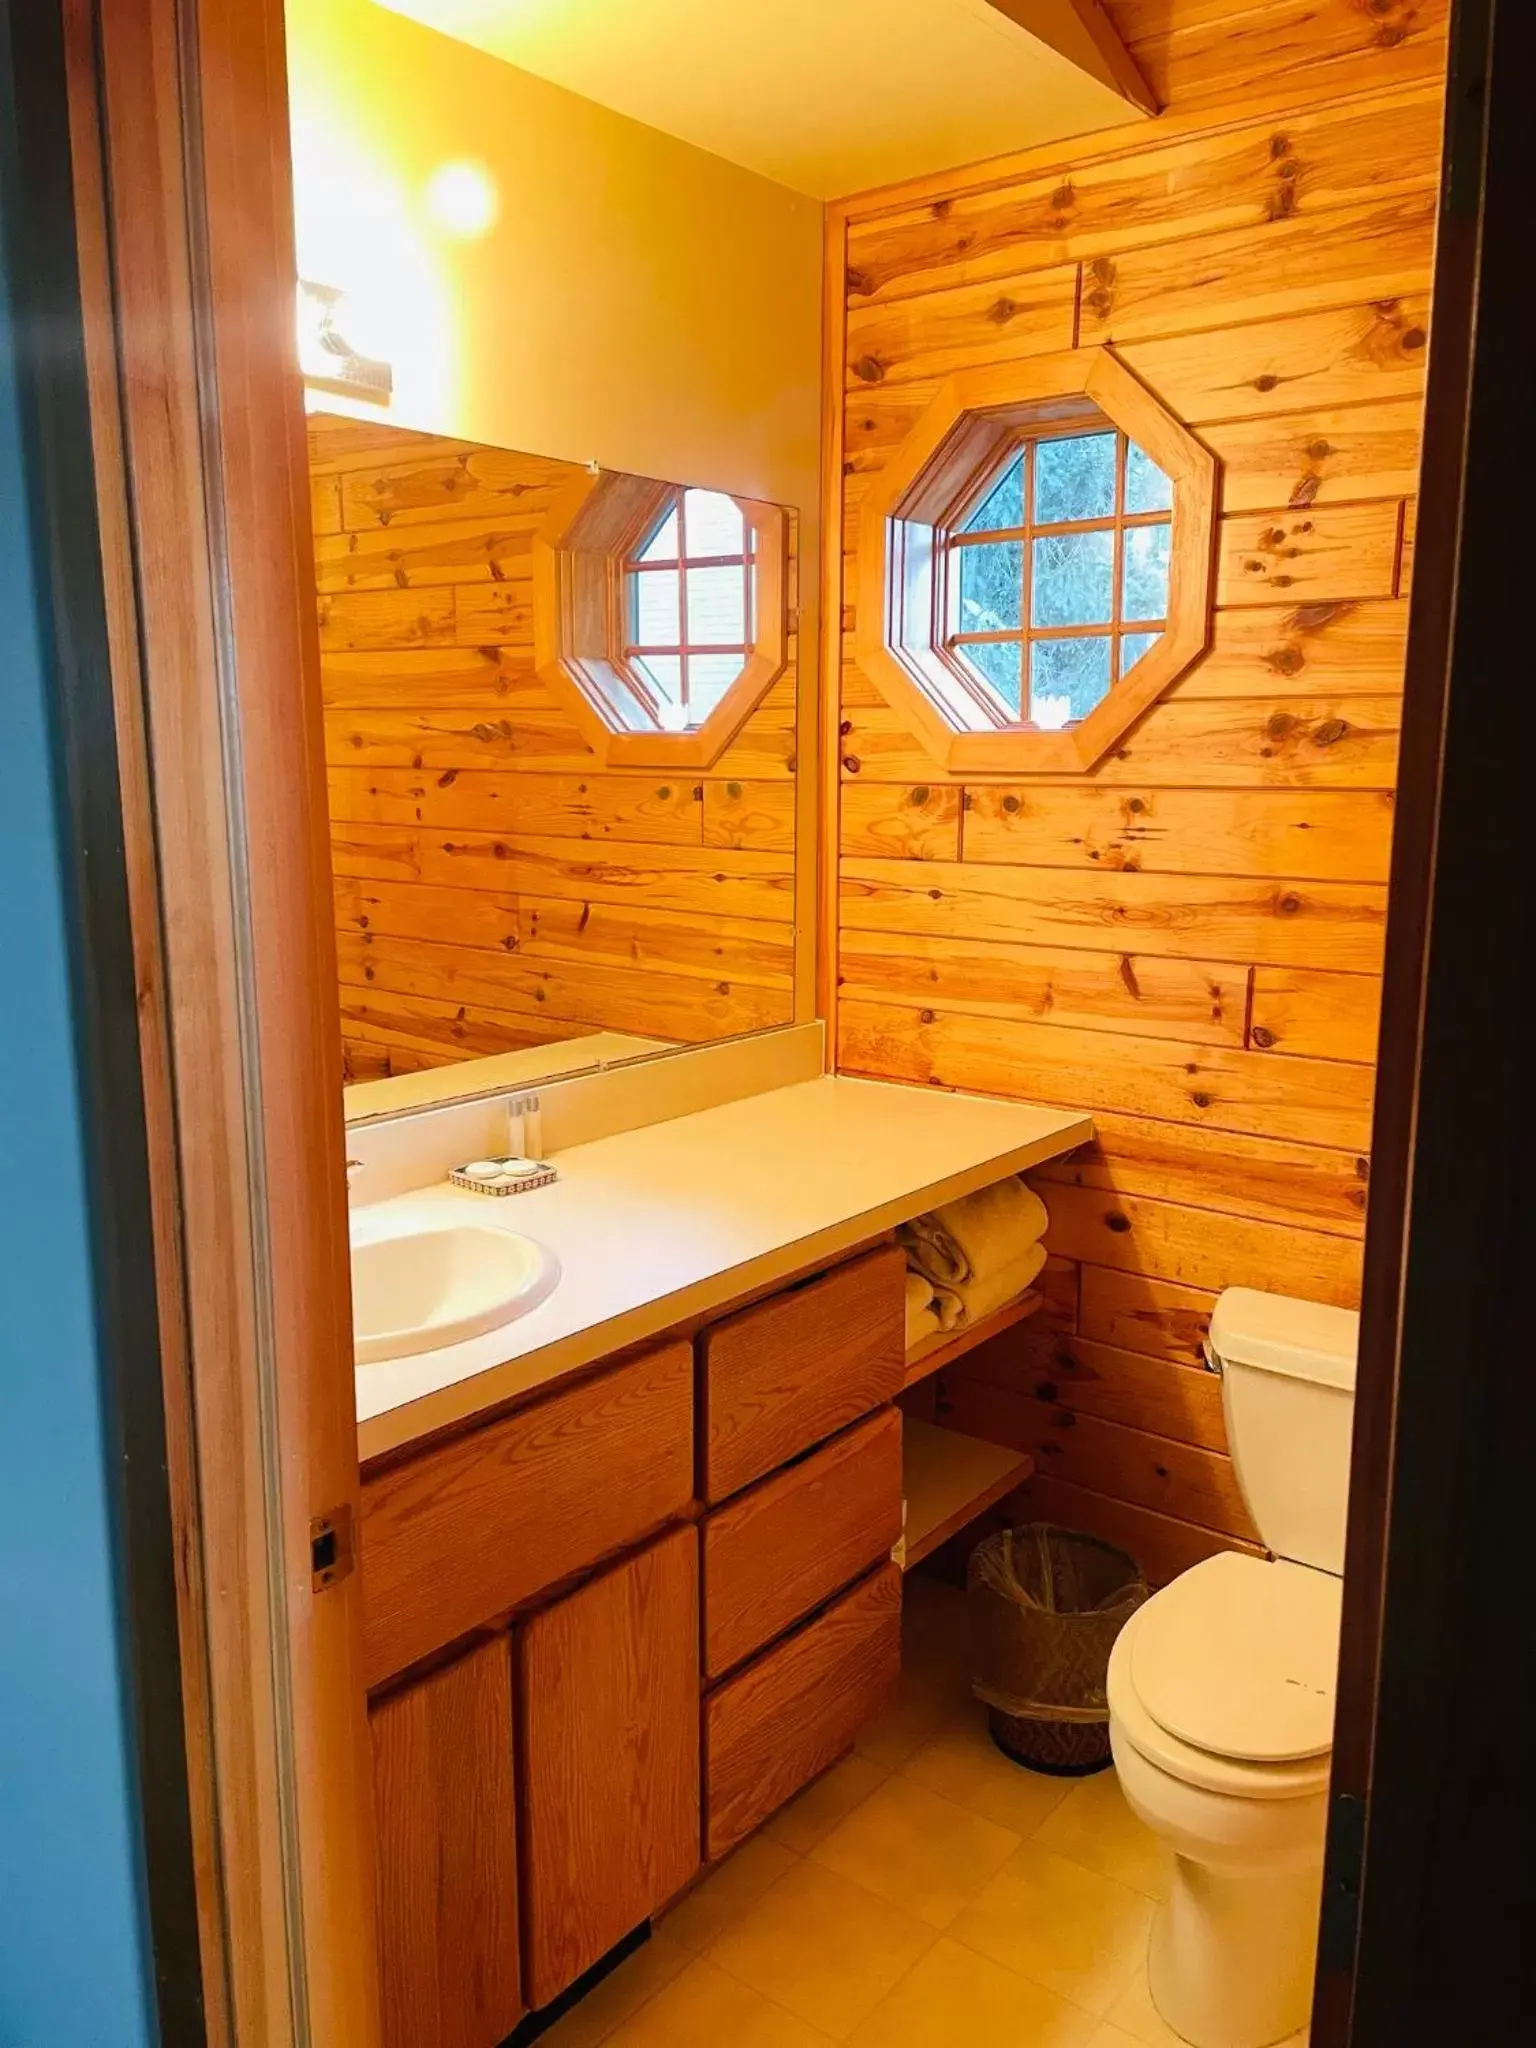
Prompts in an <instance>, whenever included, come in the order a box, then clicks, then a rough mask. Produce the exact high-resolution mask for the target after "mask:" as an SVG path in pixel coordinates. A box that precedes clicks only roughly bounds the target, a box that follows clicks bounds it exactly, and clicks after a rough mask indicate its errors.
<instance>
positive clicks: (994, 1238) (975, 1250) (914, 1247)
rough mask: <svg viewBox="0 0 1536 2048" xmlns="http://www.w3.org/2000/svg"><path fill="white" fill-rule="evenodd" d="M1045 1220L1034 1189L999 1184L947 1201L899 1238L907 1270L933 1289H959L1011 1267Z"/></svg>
mask: <svg viewBox="0 0 1536 2048" xmlns="http://www.w3.org/2000/svg"><path fill="white" fill-rule="evenodd" d="M1049 1220H1050V1219H1049V1218H1048V1217H1047V1215H1046V1212H1045V1204H1044V1202H1042V1201H1041V1199H1040V1197H1039V1196H1038V1195H1037V1194H1036V1193H1035V1192H1034V1190H1033V1188H1027V1187H1025V1185H1024V1183H1023V1181H1021V1180H1017V1179H1015V1180H1003V1181H998V1182H997V1183H996V1185H995V1186H993V1187H989V1188H979V1189H978V1190H977V1191H976V1193H975V1194H974V1195H963V1196H962V1197H961V1198H960V1200H959V1201H957V1202H945V1203H944V1204H943V1205H942V1206H941V1207H939V1208H937V1209H934V1210H932V1211H931V1212H930V1213H929V1214H928V1215H926V1216H919V1217H917V1218H915V1219H914V1221H912V1222H911V1223H908V1224H905V1225H904V1226H903V1227H902V1229H901V1230H900V1231H899V1232H898V1233H897V1234H898V1236H899V1237H900V1239H901V1242H902V1244H903V1245H904V1246H905V1247H906V1252H907V1263H908V1265H909V1266H915V1267H916V1268H917V1270H918V1271H919V1272H920V1273H926V1274H927V1276H928V1278H929V1279H930V1280H932V1281H933V1282H934V1283H935V1284H936V1285H937V1286H940V1287H955V1288H959V1287H963V1286H964V1285H965V1284H966V1283H967V1282H968V1281H971V1280H973V1279H976V1278H978V1277H980V1278H982V1279H985V1278H986V1277H987V1275H988V1274H989V1273H991V1272H993V1271H994V1270H996V1269H997V1268H998V1267H1000V1266H1003V1265H1009V1264H1012V1263H1013V1261H1015V1260H1016V1259H1018V1258H1019V1257H1020V1256H1021V1255H1022V1254H1023V1253H1024V1252H1025V1251H1027V1250H1028V1249H1029V1247H1030V1246H1031V1245H1034V1244H1036V1243H1037V1242H1038V1241H1039V1239H1040V1238H1042V1237H1043V1236H1044V1235H1045V1228H1046V1224H1047V1223H1048V1221H1049ZM1003 1299H1005V1300H1006V1299H1007V1297H1006V1296H1004V1297H1003Z"/></svg>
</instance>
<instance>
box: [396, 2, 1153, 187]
mask: <svg viewBox="0 0 1536 2048" xmlns="http://www.w3.org/2000/svg"><path fill="white" fill-rule="evenodd" d="M379 4H380V5H382V6H385V7H388V8H390V9H391V10H392V11H393V12H394V13H396V14H403V15H408V16H409V17H410V18H411V19H412V20H414V21H418V22H422V23H424V24H425V25H426V26H427V27H429V28H436V29H441V30H442V31H443V32H444V33H445V34H447V35H451V36H456V37H458V38H459V40H460V41H462V42H466V43H470V44H472V45H474V47H476V48H477V49H481V50H485V51H487V52H488V53H489V54H490V55H492V56H494V57H500V58H504V59H505V60H506V61H507V62H508V63H510V64H517V65H520V66H521V67H522V68H523V69H524V70H526V71H532V72H535V73H537V74H538V75H539V76H540V77H541V78H546V79H549V80H551V81H553V82H554V83H555V84H557V85H562V86H565V87H567V88H568V89H569V90H570V91H572V92H578V93H581V94H583V95H584V96H585V97H586V98H588V99H592V100H596V101H598V102H600V103H601V104H602V105H604V106H607V107H611V108H613V109H614V110H616V111H617V112H619V113H621V114H628V115H630V116H631V117H632V118H633V119H635V120H638V121H644V122H647V123H648V124H649V125H650V126H651V127H653V128H660V129H662V130H664V131H665V132H666V133H668V134H670V135H675V136H679V137H681V138H682V140H684V141H685V142H692V143H695V144H697V145H698V146H699V147H700V148H702V149H707V150H711V151H713V152H714V153H715V154H716V155H717V156H723V157H726V158H728V159H730V160H731V161H732V162H734V163H738V164H742V165H744V166H745V167H746V168H748V169H749V170H754V171H759V172H761V173H762V174H763V175H764V176H765V177H769V178H774V179H777V180H778V181H779V182H780V183H781V184H784V185H789V186H791V187H793V188H794V189H795V190H796V191H800V192H805V193H809V194H810V195H811V196H812V197H814V198H818V199H830V198H836V197H840V196H842V195H844V194H847V193H850V192H856V191H860V190H862V189H864V188H865V187H866V186H870V185H880V184H885V183H888V182H890V181H892V180H895V179H899V178H906V177H913V176H917V175H920V174H922V173H924V172H928V171H939V170H946V169H949V168H951V167H952V166H954V165H956V164H965V163H975V162H977V161H979V160H980V159H981V158H983V157H988V156H996V155H999V154H1000V153H1001V152H1003V151H1005V150H1010V149H1021V148H1024V147H1026V146H1028V145H1029V144H1031V143H1035V142H1051V141H1056V140H1058V139H1060V138H1061V137H1064V136H1069V135H1081V134H1084V133H1086V132H1088V131H1089V130H1091V129H1094V128H1104V127H1109V126H1112V125H1113V124H1115V123H1117V122H1121V121H1124V120H1126V119H1128V118H1131V117H1132V114H1133V111H1134V110H1133V109H1131V108H1130V107H1128V106H1127V104H1126V102H1125V100H1124V99H1123V98H1121V97H1120V95H1119V94H1118V93H1117V92H1116V91H1115V90H1114V88H1113V86H1112V85H1110V84H1109V83H1107V82H1106V75H1107V67H1106V66H1105V65H1104V64H1103V63H1102V62H1101V61H1098V60H1096V58H1095V55H1094V53H1093V51H1092V48H1091V45H1090V43H1089V41H1088V38H1087V37H1086V36H1085V35H1084V34H1083V32H1082V31H1081V29H1080V27H1079V26H1078V24H1077V21H1076V16H1075V11H1074V9H1073V8H1072V7H1071V6H1069V5H1068V4H1067V0H996V4H994V0H379ZM1019 14H1023V15H1024V16H1025V17H1026V18H1027V19H1030V20H1031V21H1034V22H1037V23H1038V24H1039V25H1040V26H1041V28H1042V30H1043V34H1042V35H1036V34H1033V33H1031V32H1030V30H1028V29H1026V28H1023V27H1021V26H1020V25H1019V23H1018V21H1017V20H1016V19H1014V18H1012V17H1013V16H1015V15H1019ZM1044 35H1054V36H1055V38H1056V40H1057V41H1058V42H1060V43H1062V44H1063V45H1064V46H1066V47H1071V48H1072V49H1074V51H1075V52H1077V53H1079V54H1081V55H1083V56H1084V58H1085V62H1086V63H1087V64H1089V65H1092V66H1093V67H1094V68H1095V69H1097V70H1098V72H1099V76H1093V75H1091V74H1090V70H1089V69H1086V68H1080V67H1079V65H1077V64H1074V63H1073V62H1071V61H1069V59H1068V58H1067V57H1065V56H1063V55H1061V54H1060V53H1059V50H1058V49H1057V48H1054V47H1052V44H1051V43H1050V42H1047V41H1046V40H1044V39H1043V36H1044ZM465 127H466V137H468V136H469V135H470V134H471V133H472V131H473V116H472V114H470V113H468V111H466V124H465Z"/></svg>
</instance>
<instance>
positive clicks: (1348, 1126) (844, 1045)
mask: <svg viewBox="0 0 1536 2048" xmlns="http://www.w3.org/2000/svg"><path fill="white" fill-rule="evenodd" d="M838 1060H839V1065H840V1066H841V1067H842V1068H843V1069H844V1070H846V1071H847V1072H849V1073H853V1074H861V1075H866V1076H869V1077H870V1078H872V1079H881V1080H895V1081H909V1082H913V1083H916V1084H918V1085H921V1086H936V1087H941V1088H955V1089H959V1090H962V1091H964V1092H966V1093H969V1094H976V1095H1005V1096H1012V1097H1015V1098H1018V1099H1022V1100H1024V1101H1039V1102H1054V1103H1060V1104H1061V1105H1062V1106H1063V1107H1064V1108H1066V1107H1071V1108H1075V1109H1079V1110H1081V1109H1088V1110H1092V1111H1095V1112H1096V1111H1098V1110H1100V1109H1105V1110H1113V1111H1120V1112H1124V1113H1126V1114H1130V1115H1135V1116H1145V1117H1151V1118H1154V1119H1159V1120H1161V1121H1164V1122H1169V1123H1188V1124H1194V1125H1197V1126H1200V1127H1202V1128H1204V1129H1207V1130H1214V1131H1237V1132H1244V1133H1248V1134H1250V1135H1253V1136H1256V1137H1276V1138H1289V1139H1295V1140H1297V1141H1299V1142H1300V1143H1303V1144H1316V1145H1324V1146H1329V1147H1331V1148H1333V1149H1335V1150H1349V1149H1354V1150H1356V1151H1359V1152H1363V1151H1364V1150H1365V1147H1366V1145H1367V1143H1368V1141H1369V1134H1370V1117H1371V1090H1372V1074H1371V1070H1370V1068H1368V1067H1357V1066H1352V1065H1348V1064H1346V1063H1345V1062H1344V1061H1341V1060H1306V1061H1303V1060H1277V1059H1273V1058H1271V1057H1269V1056H1267V1055H1266V1054H1264V1053H1255V1052H1234V1051H1231V1050H1230V1049H1228V1048H1227V1047H1225V1046H1215V1045H1197V1044H1193V1043H1188V1044H1181V1043H1180V1042H1179V1041H1177V1040H1175V1039H1166V1038H1140V1037H1134V1036H1132V1035H1131V1034H1129V1033H1120V1032H1111V1031H1081V1030H1077V1029H1075V1028H1073V1027H1071V1026H1068V1025H1061V1024H1033V1023H1023V1022H1020V1021H1018V1020H1016V1019H1012V1018H1003V1017H966V1016H960V1015H956V1014H953V1013H951V1012H944V1011H939V1012H928V1013H925V1012H921V1011H918V1010H914V1009H910V1008H906V1007H902V1006H899V1005H897V1004H894V1003H865V1002H849V1001H847V1000H844V1001H843V1002H842V1003H841V1004H840V1005H839V1009H838ZM1051 1249H1052V1250H1056V1251H1061V1252H1062V1253H1063V1254H1064V1256H1066V1257H1068V1258H1076V1257H1078V1256H1079V1254H1078V1253H1077V1252H1076V1251H1075V1250H1073V1249H1072V1248H1070V1247H1069V1246H1067V1245H1065V1244H1054V1243H1053V1244H1052V1246H1051ZM1115 1263H1119V1262H1118V1261H1116V1262H1115ZM1171 1277H1175V1278H1177V1277H1179V1276H1177V1275H1173V1276H1171ZM1201 1284H1204V1283H1201ZM1251 1284H1253V1285H1255V1286H1257V1285H1260V1284H1261V1283H1260V1282H1258V1281H1254V1282H1252V1283H1251ZM1301 1291H1303V1292H1304V1290H1301Z"/></svg>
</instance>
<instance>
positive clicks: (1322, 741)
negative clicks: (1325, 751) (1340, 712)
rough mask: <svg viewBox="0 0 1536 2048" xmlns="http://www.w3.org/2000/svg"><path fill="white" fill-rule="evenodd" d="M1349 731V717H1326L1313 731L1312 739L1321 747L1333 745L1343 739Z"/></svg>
mask: <svg viewBox="0 0 1536 2048" xmlns="http://www.w3.org/2000/svg"><path fill="white" fill-rule="evenodd" d="M1348 731H1349V721H1348V720H1347V719H1344V718H1325V719H1324V720H1323V722H1322V724H1321V725H1320V726H1318V728H1317V730H1316V731H1315V732H1314V733H1313V735H1312V739H1313V742H1314V744H1315V745H1317V746H1319V747H1331V746H1332V745H1333V744H1334V743H1335V741H1337V740H1341V739H1343V737H1344V735H1345V734H1346V733H1347V732H1348Z"/></svg>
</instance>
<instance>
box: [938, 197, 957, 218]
mask: <svg viewBox="0 0 1536 2048" xmlns="http://www.w3.org/2000/svg"><path fill="white" fill-rule="evenodd" d="M954 204H955V202H954V201H953V200H952V199H935V201H934V202H933V217H934V219H935V220H948V219H949V216H950V214H951V212H952V211H953V210H954Z"/></svg>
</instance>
